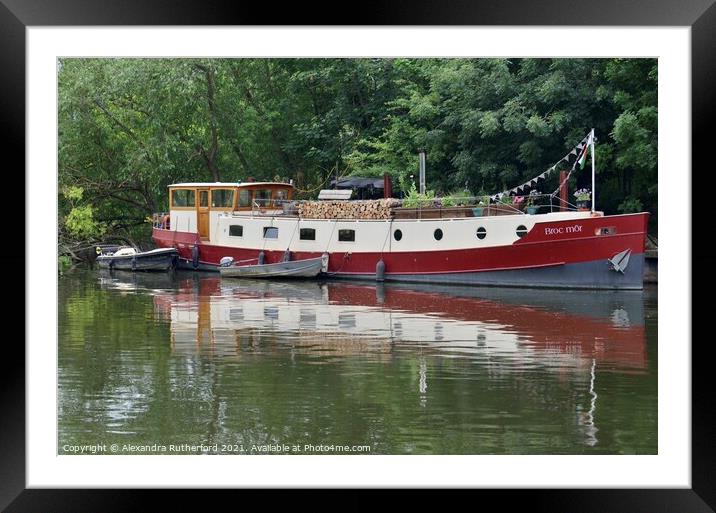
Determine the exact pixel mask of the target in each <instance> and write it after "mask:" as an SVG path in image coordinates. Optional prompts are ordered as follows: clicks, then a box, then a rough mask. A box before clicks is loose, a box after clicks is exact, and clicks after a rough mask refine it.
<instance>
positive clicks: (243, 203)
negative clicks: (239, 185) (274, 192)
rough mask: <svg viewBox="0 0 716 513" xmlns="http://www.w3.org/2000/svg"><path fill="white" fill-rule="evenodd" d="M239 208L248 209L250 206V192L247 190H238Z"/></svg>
mask: <svg viewBox="0 0 716 513" xmlns="http://www.w3.org/2000/svg"><path fill="white" fill-rule="evenodd" d="M239 206H240V207H250V206H251V191H250V190H248V189H239Z"/></svg>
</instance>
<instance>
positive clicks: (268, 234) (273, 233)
mask: <svg viewBox="0 0 716 513" xmlns="http://www.w3.org/2000/svg"><path fill="white" fill-rule="evenodd" d="M264 239H278V228H276V227H275V226H264Z"/></svg>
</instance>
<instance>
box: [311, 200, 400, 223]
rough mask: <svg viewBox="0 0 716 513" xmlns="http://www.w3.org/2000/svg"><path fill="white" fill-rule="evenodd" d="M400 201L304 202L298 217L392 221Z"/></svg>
mask: <svg viewBox="0 0 716 513" xmlns="http://www.w3.org/2000/svg"><path fill="white" fill-rule="evenodd" d="M398 206H400V200H397V199H393V198H387V199H378V200H352V201H337V200H336V201H304V202H302V203H300V204H299V205H298V215H299V216H300V217H303V218H305V219H390V218H391V216H392V214H391V212H392V209H393V208H394V207H398Z"/></svg>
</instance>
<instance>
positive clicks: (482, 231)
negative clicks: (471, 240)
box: [477, 226, 487, 240]
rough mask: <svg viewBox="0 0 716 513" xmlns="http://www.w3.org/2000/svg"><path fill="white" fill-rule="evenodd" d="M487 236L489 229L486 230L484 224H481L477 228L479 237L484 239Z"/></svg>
mask: <svg viewBox="0 0 716 513" xmlns="http://www.w3.org/2000/svg"><path fill="white" fill-rule="evenodd" d="M485 237H487V230H485V228H483V227H482V226H480V227H479V228H478V229H477V238H478V239H480V240H482V239H484V238H485Z"/></svg>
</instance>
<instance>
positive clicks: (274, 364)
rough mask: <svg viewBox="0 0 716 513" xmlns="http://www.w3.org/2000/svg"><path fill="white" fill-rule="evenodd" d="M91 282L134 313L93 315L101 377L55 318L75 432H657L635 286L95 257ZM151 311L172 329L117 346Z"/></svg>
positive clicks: (466, 435) (457, 440) (511, 436)
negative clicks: (106, 326)
mask: <svg viewBox="0 0 716 513" xmlns="http://www.w3.org/2000/svg"><path fill="white" fill-rule="evenodd" d="M94 279H95V280H96V275H95V278H94ZM95 283H97V282H95ZM98 284H99V289H100V290H101V291H103V294H104V296H102V297H98V298H95V299H93V300H92V301H95V303H94V304H93V305H94V306H93V308H94V309H95V310H97V304H100V302H101V304H102V305H105V304H106V303H110V304H113V302H116V303H117V306H111V307H108V311H110V310H111V311H116V315H117V316H118V317H122V316H126V318H127V323H126V324H123V325H122V326H123V327H122V328H121V330H120V329H119V328H117V327H115V328H114V329H113V330H106V332H104V331H103V328H102V326H101V324H100V323H99V322H96V323H94V324H93V326H95V328H94V329H95V330H96V331H97V336H98V337H100V338H98V340H104V339H103V338H101V337H110V338H112V340H113V341H114V342H113V343H114V344H115V345H110V344H105V343H98V344H97V345H96V347H93V349H92V350H93V351H96V353H97V354H98V355H101V356H102V357H103V358H105V360H106V361H111V362H116V372H114V373H113V374H111V377H108V376H109V375H110V373H109V372H106V371H102V372H101V373H100V375H101V377H102V378H101V379H103V380H108V381H109V382H107V381H103V382H102V384H101V386H99V387H89V389H87V383H88V382H92V380H97V379H100V378H98V375H97V374H96V373H94V374H93V373H92V371H91V370H90V369H87V368H84V367H82V365H81V363H80V362H82V361H84V360H83V358H84V356H83V353H81V352H80V351H82V349H81V346H79V345H78V343H77V339H78V337H80V336H81V335H80V334H79V333H78V334H77V335H75V334H74V332H72V330H70V329H69V328H68V330H66V331H65V334H64V335H62V333H63V332H62V330H61V341H60V343H61V361H60V391H61V397H60V410H61V411H60V418H61V426H63V425H64V426H65V431H66V433H68V435H67V436H69V437H70V438H71V437H76V436H78V433H81V432H83V430H84V432H85V433H86V432H88V431H92V430H93V427H92V426H90V425H89V424H88V423H89V422H90V418H91V419H92V422H94V423H96V424H98V425H103V424H105V425H108V431H109V432H110V433H113V434H116V435H119V434H122V433H127V434H134V435H137V434H142V433H144V435H147V434H148V433H154V434H156V433H162V436H167V435H168V434H169V435H171V436H175V437H184V438H186V437H187V436H191V437H192V439H193V440H195V441H199V442H201V443H210V442H212V441H216V440H219V439H225V438H226V437H227V436H228V437H229V438H230V439H232V440H237V439H238V440H241V441H243V442H246V443H248V442H251V443H260V442H266V443H272V442H275V443H282V442H286V441H287V440H289V441H292V440H295V439H296V438H305V437H312V438H313V439H316V438H317V437H334V438H336V437H337V438H339V439H341V440H344V441H347V440H350V441H351V442H366V441H369V442H370V444H371V445H372V446H373V448H374V453H389V454H405V453H435V454H441V453H443V454H447V453H463V454H475V453H499V454H504V453H535V452H538V453H547V454H550V453H574V452H583V451H585V450H587V449H588V448H589V450H591V451H593V452H594V451H597V452H607V453H615V452H616V453H619V452H635V451H641V452H644V451H646V452H655V450H656V442H655V437H656V429H655V418H656V387H655V379H654V378H655V367H654V365H655V364H654V362H653V361H651V360H652V359H650V357H649V354H648V352H647V335H646V329H645V313H644V306H645V298H644V295H643V294H642V293H641V292H626V291H622V292H609V291H599V292H595V291H544V290H516V289H497V288H474V287H465V288H460V287H455V286H447V287H444V286H430V285H414V286H411V285H404V284H401V285H392V284H385V285H382V284H380V285H375V284H361V283H357V282H356V283H353V282H335V281H331V282H325V283H318V282H313V281H304V282H275V281H270V282H269V281H256V280H222V279H221V278H220V277H218V276H215V275H201V274H195V273H187V274H182V273H177V274H176V275H171V274H140V273H122V272H115V273H101V274H100V275H99V281H98ZM78 297H79V296H78ZM122 298H123V299H122ZM133 298H136V299H138V300H139V301H140V302H141V301H144V300H145V299H146V300H148V301H149V305H148V306H149V308H148V311H145V310H142V307H141V305H138V306H137V310H136V311H127V310H126V309H127V302H126V300H130V299H133ZM82 301H85V299H84V298H83V299H82ZM120 302H121V304H122V306H118V305H119V303H120ZM71 304H72V301H69V302H68V305H67V306H66V308H67V309H68V312H67V313H66V319H67V320H66V321H65V322H66V323H67V325H68V326H69V327H72V326H73V325H74V324H73V321H72V317H71V316H70V313H71V312H70V310H69V309H70V308H71ZM142 304H144V303H142ZM112 309H114V310H112ZM73 315H75V314H73ZM142 316H144V318H142ZM93 322H94V321H93ZM61 323H62V320H61ZM130 323H131V329H130V328H128V327H127V326H129V325H130ZM148 326H150V327H151V329H163V328H162V327H163V326H166V330H167V333H166V335H165V338H164V339H162V336H161V335H157V334H154V335H151V336H147V342H146V343H145V344H144V345H142V344H140V343H139V342H136V343H135V345H134V346H132V347H131V348H129V349H128V348H127V347H126V344H127V342H126V340H127V337H129V336H131V335H130V334H134V333H136V332H138V331H141V330H143V329H149V328H147V327H148ZM83 329H84V328H83ZM123 330H130V331H123ZM83 333H84V336H86V333H87V330H86V329H84V332H83ZM63 348H64V350H63ZM162 348H166V350H167V354H166V355H165V354H164V352H163V349H162ZM84 350H85V351H86V347H85V349H84ZM83 387H84V388H83ZM83 409H84V410H85V411H84V413H83ZM188 411H190V412H191V415H188V414H187V412H188ZM178 412H181V414H179V413H178ZM165 417H167V418H172V419H174V421H173V422H170V423H167V422H166V421H164V420H163V419H164V418H165ZM63 418H64V419H65V421H64V422H63V421H62V419H63ZM157 419H160V420H159V423H160V424H161V427H158V426H156V425H155V424H157Z"/></svg>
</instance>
